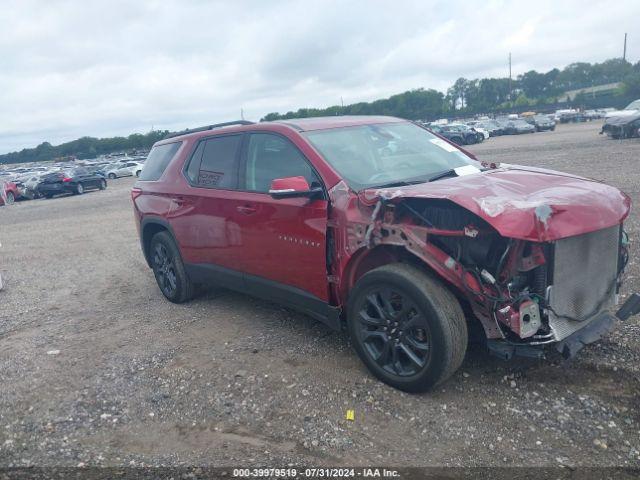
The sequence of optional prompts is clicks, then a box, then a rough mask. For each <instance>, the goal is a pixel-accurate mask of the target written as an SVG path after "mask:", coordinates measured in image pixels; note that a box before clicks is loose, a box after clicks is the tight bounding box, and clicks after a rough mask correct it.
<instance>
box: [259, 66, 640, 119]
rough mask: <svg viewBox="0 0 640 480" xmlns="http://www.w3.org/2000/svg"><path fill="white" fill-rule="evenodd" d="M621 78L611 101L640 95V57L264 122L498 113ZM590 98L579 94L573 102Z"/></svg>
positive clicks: (461, 82) (462, 83)
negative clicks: (373, 116) (293, 119)
mask: <svg viewBox="0 0 640 480" xmlns="http://www.w3.org/2000/svg"><path fill="white" fill-rule="evenodd" d="M618 82H620V83H621V87H620V88H619V89H618V91H616V92H615V94H614V97H619V100H620V101H616V98H612V99H611V101H612V102H614V103H616V104H619V103H621V102H622V103H623V102H624V101H625V99H626V98H632V97H634V98H638V97H640V62H638V63H636V64H632V63H629V62H627V61H625V60H622V59H621V58H614V59H610V60H606V61H604V62H602V63H593V64H591V63H586V62H578V63H572V64H571V65H568V66H567V67H565V68H564V69H562V70H559V69H557V68H554V69H552V70H549V71H548V72H546V73H540V72H537V71H535V70H530V71H528V72H526V73H523V74H522V75H518V76H517V77H516V78H514V79H509V78H506V77H505V78H476V79H473V80H468V79H466V78H459V79H457V80H456V81H455V82H454V84H453V85H452V86H451V87H450V88H449V89H447V91H446V93H443V92H439V91H437V90H433V89H427V90H425V89H422V88H418V89H415V90H410V91H407V92H404V93H400V94H397V95H392V96H391V97H389V98H385V99H380V100H376V101H374V102H361V103H354V104H351V105H345V106H340V105H334V106H331V107H328V108H301V109H299V110H297V111H295V112H293V111H291V112H287V113H284V114H281V113H277V112H274V113H269V114H267V115H265V117H264V118H263V119H262V120H264V121H271V120H281V119H287V118H300V117H314V116H325V115H393V116H397V117H402V118H408V119H411V120H433V119H436V118H440V117H443V116H451V115H466V114H469V115H471V114H475V113H493V112H500V111H505V110H509V109H512V108H514V107H528V106H531V107H534V106H540V105H549V104H557V103H558V100H559V98H560V97H561V95H562V94H563V93H564V92H567V91H571V90H578V89H581V88H586V87H592V86H596V85H604V84H609V83H618ZM580 102H582V103H583V104H587V105H588V103H589V99H588V98H585V97H584V96H578V98H576V99H575V100H574V103H580Z"/></svg>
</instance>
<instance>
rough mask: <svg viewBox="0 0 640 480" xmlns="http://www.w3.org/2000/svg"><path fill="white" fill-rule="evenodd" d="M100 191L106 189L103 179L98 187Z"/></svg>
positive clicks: (105, 182)
mask: <svg viewBox="0 0 640 480" xmlns="http://www.w3.org/2000/svg"><path fill="white" fill-rule="evenodd" d="M98 188H99V189H100V190H105V189H106V188H107V181H106V180H105V179H104V178H103V179H102V180H100V185H99V186H98Z"/></svg>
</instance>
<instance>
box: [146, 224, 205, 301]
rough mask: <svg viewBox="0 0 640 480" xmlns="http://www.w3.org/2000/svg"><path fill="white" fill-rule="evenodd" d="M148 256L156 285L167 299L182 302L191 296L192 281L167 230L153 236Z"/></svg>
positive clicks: (192, 294) (192, 290)
mask: <svg viewBox="0 0 640 480" xmlns="http://www.w3.org/2000/svg"><path fill="white" fill-rule="evenodd" d="M149 257H150V258H151V265H152V268H153V274H154V275H155V277H156V282H157V283H158V287H160V291H161V292H162V294H163V295H164V296H165V297H166V298H167V300H169V301H170V302H173V303H183V302H186V301H189V300H191V299H192V298H193V296H194V292H195V289H194V285H193V282H192V281H191V279H190V278H189V276H188V275H187V272H186V271H185V268H184V264H183V263H182V257H181V256H180V251H179V250H178V246H177V245H176V242H175V241H174V239H173V237H172V236H171V234H170V233H169V232H166V231H164V232H159V233H156V234H155V235H154V236H153V238H152V239H151V245H150V251H149Z"/></svg>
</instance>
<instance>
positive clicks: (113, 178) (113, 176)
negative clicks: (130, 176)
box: [107, 173, 116, 180]
mask: <svg viewBox="0 0 640 480" xmlns="http://www.w3.org/2000/svg"><path fill="white" fill-rule="evenodd" d="M107 176H108V177H109V178H110V179H111V180H115V179H116V174H115V173H110V174H109V175H107Z"/></svg>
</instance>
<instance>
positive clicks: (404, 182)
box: [373, 180, 428, 188]
mask: <svg viewBox="0 0 640 480" xmlns="http://www.w3.org/2000/svg"><path fill="white" fill-rule="evenodd" d="M427 181H428V180H399V181H397V182H391V183H383V184H382V185H376V186H375V187H373V188H391V187H406V186H408V185H417V184H419V183H425V182H427Z"/></svg>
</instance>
